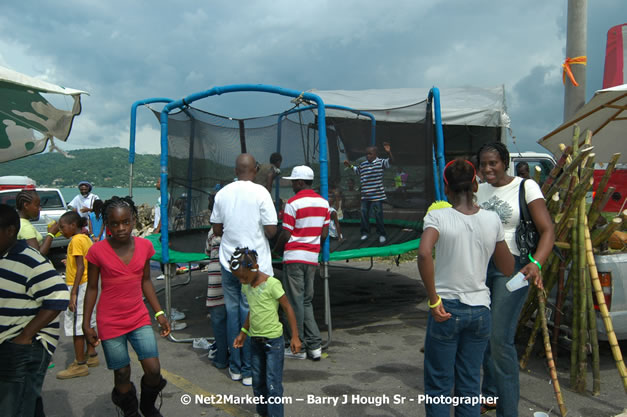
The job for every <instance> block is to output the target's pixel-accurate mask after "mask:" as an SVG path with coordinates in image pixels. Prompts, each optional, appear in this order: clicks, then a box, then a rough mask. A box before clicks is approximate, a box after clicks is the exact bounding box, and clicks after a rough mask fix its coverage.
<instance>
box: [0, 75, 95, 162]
mask: <svg viewBox="0 0 627 417" xmlns="http://www.w3.org/2000/svg"><path fill="white" fill-rule="evenodd" d="M41 93H53V94H63V95H69V96H72V98H73V99H74V103H73V106H72V109H71V110H60V109H58V108H56V107H54V106H53V105H52V104H51V103H50V102H49V101H48V100H46V99H45V98H44V97H43V96H42V95H41ZM81 94H88V93H87V92H85V91H81V90H74V89H72V88H65V87H60V86H58V85H54V84H51V83H48V82H45V81H42V80H38V79H36V78H33V77H29V76H27V75H24V74H20V73H18V72H15V71H13V70H10V69H7V68H4V67H0V162H6V161H11V160H13V159H18V158H22V157H24V156H27V155H33V154H36V153H40V152H43V151H44V150H45V149H46V145H47V144H48V141H49V140H51V141H52V140H53V138H57V139H59V140H62V141H65V140H67V138H68V136H69V135H70V130H71V129H72V122H73V121H74V117H76V116H78V115H79V114H80V112H81ZM36 132H39V133H38V134H37V133H36Z"/></svg>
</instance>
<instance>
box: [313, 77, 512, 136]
mask: <svg viewBox="0 0 627 417" xmlns="http://www.w3.org/2000/svg"><path fill="white" fill-rule="evenodd" d="M429 90H430V88H393V89H377V90H357V91H352V90H315V89H314V90H311V92H312V93H314V94H317V95H319V96H320V97H321V98H322V100H323V101H324V102H325V103H327V104H335V105H340V106H345V107H350V108H352V109H355V110H361V111H366V112H369V113H372V114H373V115H374V116H375V118H376V120H377V121H389V122H401V123H412V122H414V123H415V122H421V121H423V120H424V119H425V104H426V101H427V96H428V95H429ZM440 105H441V109H442V123H443V124H445V125H466V126H488V127H509V125H510V119H509V116H508V115H507V112H506V108H505V88H504V86H499V87H493V88H478V87H465V88H447V89H440ZM327 114H328V115H329V116H332V117H346V112H341V111H336V110H333V109H327Z"/></svg>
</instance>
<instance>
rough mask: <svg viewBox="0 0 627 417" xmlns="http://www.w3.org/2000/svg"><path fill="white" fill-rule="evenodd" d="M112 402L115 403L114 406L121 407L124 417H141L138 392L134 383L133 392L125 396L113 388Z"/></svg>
mask: <svg viewBox="0 0 627 417" xmlns="http://www.w3.org/2000/svg"><path fill="white" fill-rule="evenodd" d="M111 401H113V404H115V405H117V406H118V407H120V409H121V410H122V413H124V417H140V416H139V411H138V410H137V406H138V403H137V390H136V389H135V385H133V383H132V382H131V390H130V391H129V392H127V393H125V394H120V393H119V392H117V391H116V389H115V388H113V391H112V392H111Z"/></svg>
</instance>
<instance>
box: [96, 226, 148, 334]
mask: <svg viewBox="0 0 627 417" xmlns="http://www.w3.org/2000/svg"><path fill="white" fill-rule="evenodd" d="M133 239H134V240H135V250H134V252H133V257H132V259H131V261H130V262H129V264H128V265H126V264H125V263H124V262H122V260H121V259H120V257H119V256H118V255H117V254H116V253H115V251H114V250H113V248H112V247H111V245H110V244H109V241H108V239H105V240H101V241H99V242H96V243H94V244H93V245H92V247H91V248H90V249H89V252H87V256H86V258H87V261H88V262H89V263H91V264H93V265H96V266H98V267H99V268H100V282H101V284H100V287H101V289H102V292H101V294H100V300H99V301H98V315H97V316H96V324H97V325H98V336H99V337H100V339H101V340H107V339H113V338H116V337H118V336H122V335H123V334H126V333H129V332H131V331H133V330H135V329H138V328H140V327H142V326H145V325H150V324H151V322H150V315H149V314H148V309H147V308H146V305H145V304H144V301H143V299H142V278H143V275H144V265H145V264H146V261H148V260H149V259H150V257H152V255H154V254H155V250H154V248H153V247H152V243H150V241H149V240H147V239H143V238H140V237H133Z"/></svg>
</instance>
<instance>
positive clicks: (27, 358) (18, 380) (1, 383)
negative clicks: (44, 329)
mask: <svg viewBox="0 0 627 417" xmlns="http://www.w3.org/2000/svg"><path fill="white" fill-rule="evenodd" d="M50 358H51V356H50V354H49V353H48V351H47V350H46V349H45V348H44V346H43V345H42V344H41V342H39V341H33V343H31V344H30V345H19V344H17V343H13V342H11V341H10V340H7V341H5V342H3V343H1V344H0V410H2V415H3V416H7V417H26V416H29V417H30V416H44V411H43V403H42V401H41V387H42V386H43V384H44V377H45V376H46V371H47V370H48V365H49V364H50Z"/></svg>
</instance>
